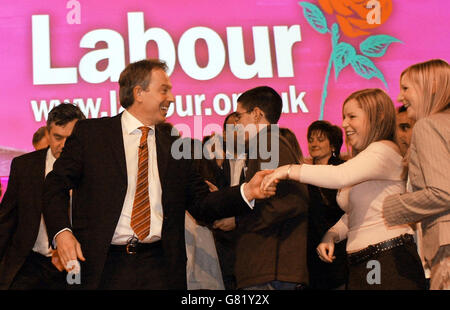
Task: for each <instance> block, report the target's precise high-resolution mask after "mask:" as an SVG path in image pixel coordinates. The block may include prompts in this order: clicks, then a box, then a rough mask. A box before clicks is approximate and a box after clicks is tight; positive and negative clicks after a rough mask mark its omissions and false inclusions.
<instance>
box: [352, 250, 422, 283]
mask: <svg viewBox="0 0 450 310" xmlns="http://www.w3.org/2000/svg"><path fill="white" fill-rule="evenodd" d="M371 261H373V262H379V264H377V265H378V266H379V268H378V270H379V280H380V281H379V284H378V283H374V281H373V280H374V279H376V276H375V273H376V272H377V270H376V268H377V267H375V265H373V262H371ZM368 263H369V266H368ZM368 278H369V280H368ZM370 282H371V283H372V284H370ZM347 289H348V290H425V289H426V283H425V274H424V271H423V267H422V263H421V261H420V257H419V254H418V253H417V247H416V244H415V243H414V242H411V243H406V244H404V245H401V246H397V247H394V248H392V249H390V250H387V251H385V252H382V253H380V254H378V255H374V256H373V257H370V258H368V259H367V260H365V261H363V262H360V263H358V264H356V265H349V278H348V283H347Z"/></svg>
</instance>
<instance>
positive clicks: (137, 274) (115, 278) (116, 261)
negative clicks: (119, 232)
mask: <svg viewBox="0 0 450 310" xmlns="http://www.w3.org/2000/svg"><path fill="white" fill-rule="evenodd" d="M167 274H168V273H167V271H166V264H165V260H164V253H163V249H162V246H161V242H158V243H157V245H155V247H153V248H151V249H146V250H144V251H140V252H137V253H136V254H134V255H130V254H127V253H126V252H125V251H116V250H110V251H109V252H108V256H107V258H106V263H105V267H104V269H103V273H102V280H101V282H100V286H99V289H104V290H134V289H138V290H167V289H169V287H168V284H167V283H168V281H167V279H168V278H167V276H168V275H167Z"/></svg>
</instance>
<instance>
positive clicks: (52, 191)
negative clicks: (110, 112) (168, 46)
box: [44, 60, 274, 289]
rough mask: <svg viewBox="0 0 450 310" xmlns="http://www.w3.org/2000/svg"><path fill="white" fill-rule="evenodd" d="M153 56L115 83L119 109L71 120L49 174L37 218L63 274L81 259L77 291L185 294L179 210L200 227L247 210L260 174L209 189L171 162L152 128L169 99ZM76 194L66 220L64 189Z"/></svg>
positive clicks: (163, 139) (165, 139)
mask: <svg viewBox="0 0 450 310" xmlns="http://www.w3.org/2000/svg"><path fill="white" fill-rule="evenodd" d="M165 70H166V66H165V64H164V63H162V62H161V61H159V60H142V61H138V62H135V63H131V64H129V65H128V66H127V67H126V68H125V69H124V70H123V72H122V73H121V75H120V78H119V85H120V90H119V93H120V100H121V104H122V106H123V107H124V108H125V111H124V112H123V113H121V114H119V115H117V116H115V117H111V118H101V119H90V120H86V121H81V122H79V123H77V125H76V127H75V129H74V131H73V134H72V136H71V137H70V138H69V139H68V140H67V144H66V146H65V148H64V152H63V153H62V154H61V157H60V158H59V160H58V161H57V162H56V164H55V167H54V169H53V171H52V172H51V173H50V174H49V175H48V176H47V178H46V181H45V190H44V217H45V221H46V223H47V228H48V232H49V237H50V240H51V241H54V243H55V246H56V248H57V251H58V254H59V258H60V259H61V262H62V265H63V266H65V267H66V270H68V269H70V266H74V263H76V262H77V260H81V263H80V271H81V274H80V275H81V281H80V282H79V286H77V288H82V289H96V288H100V289H186V249H185V238H184V232H185V228H184V222H185V211H186V210H187V211H189V213H190V214H191V215H192V216H194V217H195V218H196V219H199V220H201V221H204V222H212V221H213V220H215V219H217V218H223V217H229V216H233V215H236V214H239V213H242V212H250V210H251V209H250V208H251V206H250V207H249V204H248V202H247V201H246V200H248V201H251V200H253V199H255V198H258V199H260V198H264V197H268V196H270V195H272V194H274V189H272V190H271V191H270V192H268V193H262V192H261V191H260V188H259V185H260V183H261V181H262V177H263V175H264V174H263V173H261V174H258V175H256V177H255V178H254V179H253V180H251V181H250V182H248V183H246V184H244V185H243V186H241V187H239V186H236V187H232V188H228V189H224V190H223V191H218V192H213V193H210V192H209V189H208V186H207V185H206V183H205V182H203V179H202V178H201V177H200V176H199V174H198V173H197V172H196V171H195V169H194V165H193V160H191V159H180V160H176V159H175V158H174V155H175V154H171V145H172V143H173V141H174V139H176V137H173V136H171V135H170V134H169V133H168V130H167V129H162V130H161V128H159V126H158V124H160V123H162V122H164V121H165V119H166V114H167V111H168V108H169V105H170V104H171V103H172V102H173V101H174V96H173V94H172V84H171V82H170V80H169V76H168V75H167V73H166V71H165ZM70 189H74V195H73V201H72V223H71V222H70V220H69V217H68V215H67V206H68V204H69V197H68V192H69V190H70Z"/></svg>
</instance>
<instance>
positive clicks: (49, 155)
mask: <svg viewBox="0 0 450 310" xmlns="http://www.w3.org/2000/svg"><path fill="white" fill-rule="evenodd" d="M46 159H47V162H49V163H50V164H52V165H53V164H54V163H55V161H56V158H55V156H53V153H52V149H51V148H50V147H49V148H48V150H47V157H46Z"/></svg>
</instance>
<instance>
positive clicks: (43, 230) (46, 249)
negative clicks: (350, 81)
mask: <svg viewBox="0 0 450 310" xmlns="http://www.w3.org/2000/svg"><path fill="white" fill-rule="evenodd" d="M55 161H56V158H55V157H54V156H53V154H52V151H51V149H50V148H48V151H47V157H46V159H45V176H47V174H49V173H50V171H52V170H53V164H54V163H55ZM33 251H34V252H37V253H40V254H42V255H44V256H47V257H50V256H52V251H51V249H50V246H49V244H48V234H47V227H46V226H45V222H44V217H43V215H42V213H41V224H40V225H39V233H38V236H37V239H36V243H35V244H34V246H33Z"/></svg>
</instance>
